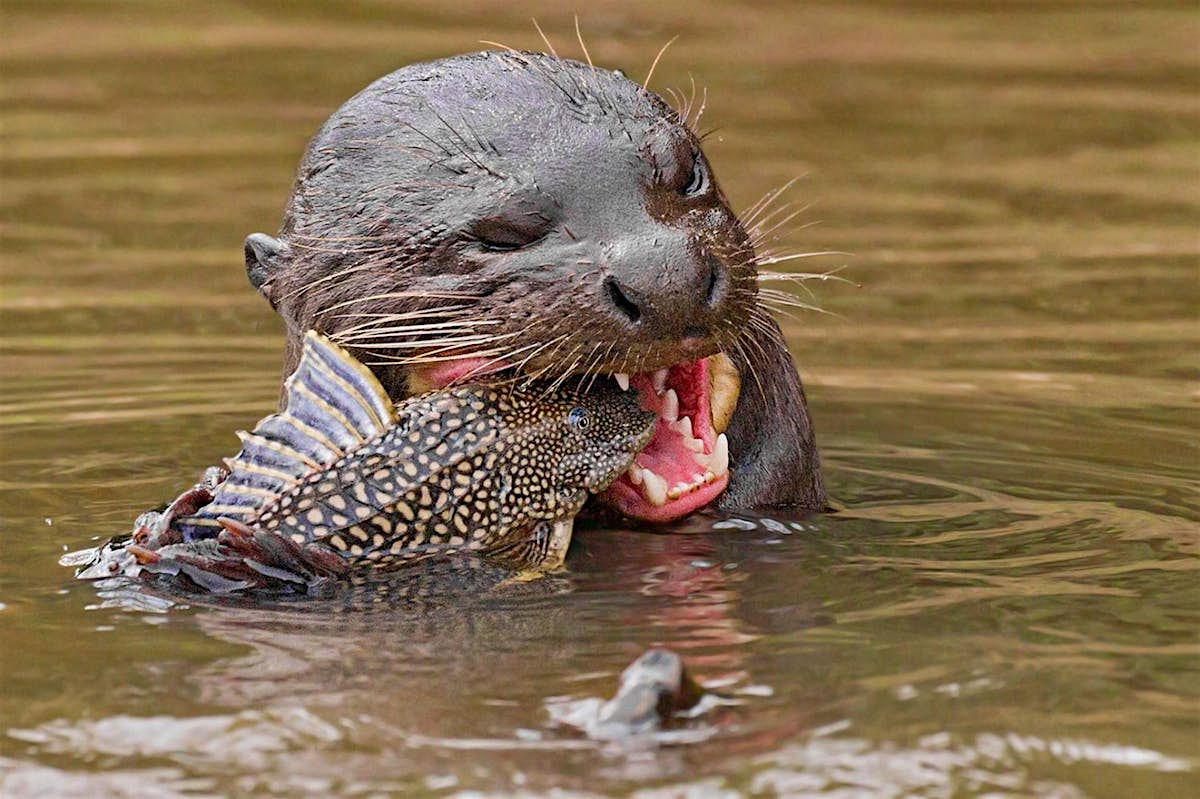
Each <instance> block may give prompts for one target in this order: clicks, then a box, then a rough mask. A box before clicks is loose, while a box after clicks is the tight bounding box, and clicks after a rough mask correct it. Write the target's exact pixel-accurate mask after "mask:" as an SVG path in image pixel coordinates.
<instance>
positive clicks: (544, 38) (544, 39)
mask: <svg viewBox="0 0 1200 799" xmlns="http://www.w3.org/2000/svg"><path fill="white" fill-rule="evenodd" d="M530 19H532V20H533V27H534V28H536V29H537V32H538V36H541V37H542V42H544V43H545V45H546V49H547V50H549V51H550V55H552V56H554V57H555V58H559V55H558V51H557V50H555V49H554V45H552V44H551V43H550V38H549V37H548V36H546V32H545V31H543V30H542V26H541V25H539V24H538V21H537V19H534V18H533V17H530Z"/></svg>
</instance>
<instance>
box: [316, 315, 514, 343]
mask: <svg viewBox="0 0 1200 799" xmlns="http://www.w3.org/2000/svg"><path fill="white" fill-rule="evenodd" d="M500 324H504V323H503V322H500V320H499V319H476V320H474V322H430V323H425V324H418V325H389V326H384V328H374V326H370V328H360V329H359V330H354V331H353V332H348V331H347V330H340V331H337V336H338V337H341V338H342V340H344V341H359V340H367V338H382V337H384V336H395V335H396V334H404V335H407V334H424V332H430V331H433V332H454V331H456V330H457V331H466V332H474V331H475V328H476V326H485V328H486V326H494V325H500Z"/></svg>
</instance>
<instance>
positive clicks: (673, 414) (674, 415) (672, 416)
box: [662, 388, 679, 422]
mask: <svg viewBox="0 0 1200 799" xmlns="http://www.w3.org/2000/svg"><path fill="white" fill-rule="evenodd" d="M662 417H663V418H664V419H666V420H667V421H668V422H674V421H676V420H677V419H679V395H678V394H676V393H675V389H673V388H668V389H667V393H665V394H663V404H662Z"/></svg>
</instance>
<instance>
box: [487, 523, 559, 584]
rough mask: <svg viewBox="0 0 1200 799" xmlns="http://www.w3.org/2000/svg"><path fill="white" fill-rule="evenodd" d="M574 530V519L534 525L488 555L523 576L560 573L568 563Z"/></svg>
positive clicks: (507, 540) (511, 536) (508, 538)
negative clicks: (527, 573)
mask: <svg viewBox="0 0 1200 799" xmlns="http://www.w3.org/2000/svg"><path fill="white" fill-rule="evenodd" d="M574 529H575V518H574V517H567V518H565V519H544V520H540V521H534V522H531V523H530V524H529V525H527V526H524V527H521V528H520V529H519V530H518V531H516V532H514V533H513V534H510V535H509V536H507V537H506V539H505V541H504V542H503V543H501V544H499V545H497V546H496V547H494V548H492V549H490V550H487V555H488V556H489V557H490V558H491V559H492V560H495V561H498V562H499V563H501V564H503V565H505V566H508V567H510V568H513V569H516V570H517V571H518V572H521V573H524V572H525V571H531V572H537V573H540V574H545V573H547V572H552V571H558V570H559V569H561V568H562V566H563V563H564V561H565V560H566V557H567V548H568V547H569V546H570V545H571V533H572V532H573V530H574Z"/></svg>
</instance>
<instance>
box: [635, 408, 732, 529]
mask: <svg viewBox="0 0 1200 799" xmlns="http://www.w3.org/2000/svg"><path fill="white" fill-rule="evenodd" d="M671 429H672V430H675V431H676V432H678V433H680V435H681V436H682V434H683V431H684V430H685V429H686V430H687V431H688V432H689V435H687V436H682V437H683V445H684V446H685V447H687V448H688V449H689V450H692V457H693V458H694V459H695V461H696V464H697V465H698V466H699V467H700V468H701V469H703V470H704V472H703V473H700V472H697V473H696V474H694V475H692V481H691V482H690V483H683V482H681V483H676V484H675V485H673V486H670V487H669V488H668V486H667V479H666V478H665V477H663V476H662V475H660V474H658V473H657V472H655V471H653V470H652V469H649V468H648V467H645V466H642V465H640V464H638V463H637V462H636V461H635V462H634V463H631V464H630V465H629V469H628V472H627V474H628V475H629V482H631V483H632V484H633V485H635V486H641V488H642V494H643V495H644V496H645V497H646V499H647V500H648V501H649V502H650V504H651V505H654V506H655V507H661V506H662V505H665V504H666V502H667V500H668V499H671V500H675V499H679V498H680V497H682V496H683V495H684V494H690V493H692V492H693V491H696V490H698V489H699V488H701V487H702V486H706V485H708V484H709V483H712V482H714V481H715V480H717V479H718V478H720V477H722V476H724V475H725V474H726V473H728V472H729V439H728V438H726V437H725V434H724V433H721V434H720V435H719V436H717V440H716V442H714V444H713V451H712V452H711V453H708V454H705V452H704V442H703V441H701V440H700V439H698V438H692V437H691V436H690V431H691V420H690V419H688V417H686V416H685V417H683V418H682V419H680V420H678V421H676V422H672V423H671Z"/></svg>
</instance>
